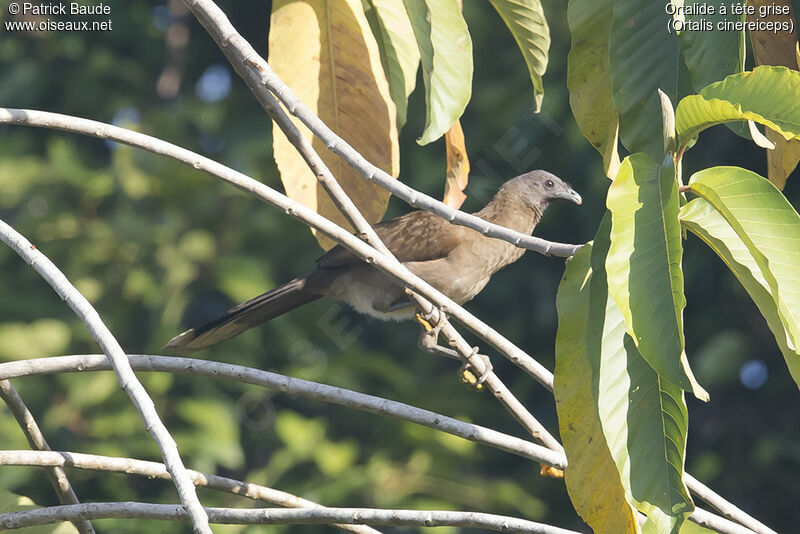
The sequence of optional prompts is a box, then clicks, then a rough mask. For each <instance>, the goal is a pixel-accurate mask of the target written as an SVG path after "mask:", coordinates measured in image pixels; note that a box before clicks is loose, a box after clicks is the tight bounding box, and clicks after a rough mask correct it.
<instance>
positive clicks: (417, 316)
mask: <svg viewBox="0 0 800 534" xmlns="http://www.w3.org/2000/svg"><path fill="white" fill-rule="evenodd" d="M414 321H415V322H417V323H419V324H420V326H422V328H423V329H425V332H432V331H433V328H434V327H433V325H432V324H431V323H430V321H428V320H427V319H426V318H425V317H424V316H423V315H422V312H417V313H415V314H414Z"/></svg>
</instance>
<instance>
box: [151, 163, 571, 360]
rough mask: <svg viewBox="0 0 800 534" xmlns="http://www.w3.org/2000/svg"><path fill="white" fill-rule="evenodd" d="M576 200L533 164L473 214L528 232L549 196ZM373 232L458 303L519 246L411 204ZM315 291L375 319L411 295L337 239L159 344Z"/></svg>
mask: <svg viewBox="0 0 800 534" xmlns="http://www.w3.org/2000/svg"><path fill="white" fill-rule="evenodd" d="M558 198H563V199H566V200H570V201H572V202H574V203H576V204H580V203H581V196H580V195H579V194H578V193H576V192H575V191H574V190H573V189H572V188H571V187H570V186H569V185H568V184H567V183H565V182H563V181H562V180H561V179H559V178H558V177H556V176H554V175H552V174H550V173H549V172H546V171H542V170H537V171H531V172H529V173H527V174H523V175H521V176H517V177H516V178H512V179H511V180H509V181H507V182H506V183H505V184H503V185H502V186H501V187H500V189H499V190H498V191H497V193H496V194H495V196H494V198H492V200H491V201H490V202H489V203H488V204H487V205H486V206H485V207H484V208H483V209H482V210H480V211H478V212H476V213H474V215H476V216H478V217H480V218H481V219H483V220H485V221H488V222H492V223H495V224H499V225H501V226H505V227H508V228H511V229H513V230H516V231H518V232H521V233H523V234H531V233H532V232H533V229H534V227H535V226H536V224H537V223H538V222H539V219H541V217H542V214H543V213H544V210H545V209H547V206H548V204H549V203H550V201H551V200H554V199H558ZM375 232H376V233H377V234H378V237H380V238H381V240H382V241H383V242H384V243H385V244H386V246H387V247H388V248H389V250H390V251H392V253H393V254H394V255H395V257H397V259H398V260H399V261H400V262H402V263H403V265H405V266H406V267H407V268H408V269H409V270H410V271H411V272H413V273H414V274H416V275H417V276H419V277H420V278H422V279H423V280H425V281H426V282H428V283H429V284H430V285H432V286H433V287H435V288H436V289H438V290H439V291H441V292H442V293H444V294H445V295H447V296H448V297H450V298H451V299H453V300H454V301H455V302H457V303H458V304H463V303H465V302H467V301H469V300H471V299H472V298H473V297H474V296H475V295H477V294H478V293H479V292H480V291H481V290H482V289H483V288H484V286H486V284H487V282H489V278H491V276H492V275H493V274H494V273H496V272H497V271H498V270H500V269H502V268H503V267H505V266H506V265H509V264H510V263H513V262H515V261H517V260H518V259H519V258H520V257H521V256H522V255H523V254H524V253H525V249H522V248H519V247H515V246H514V245H512V244H510V243H508V242H506V241H503V240H500V239H495V238H491V237H486V236H484V235H483V234H481V233H480V232H476V231H475V230H472V229H471V228H467V227H465V226H458V225H454V224H451V223H449V222H448V221H446V220H445V219H443V218H441V217H439V216H438V215H434V214H432V213H429V212H427V211H412V212H411V213H407V214H405V215H401V216H400V217H396V218H394V219H390V220H388V221H384V222H381V223H379V224H377V225H376V226H375ZM320 297H328V298H332V299H336V300H341V301H344V302H346V303H347V304H349V305H350V306H352V307H353V308H355V310H356V311H358V312H360V313H364V314H367V315H371V316H373V317H377V318H379V319H383V320H402V319H410V318H412V317H413V316H414V312H415V308H414V305H413V301H412V300H411V299H410V298H409V297H408V295H407V294H406V292H405V289H404V287H403V286H402V285H401V284H399V283H398V282H397V281H395V280H394V279H393V278H391V277H390V276H389V275H387V274H385V273H383V272H382V271H380V270H379V269H377V268H375V267H373V266H370V265H368V264H367V263H366V262H364V261H363V260H361V259H360V258H358V257H357V256H355V255H354V254H353V253H351V252H350V251H349V250H347V249H346V248H344V247H342V246H341V245H336V246H335V247H333V248H332V249H330V250H329V251H328V252H327V253H325V254H324V255H323V256H322V257H321V258H319V259H318V260H317V269H316V270H315V271H314V272H312V273H311V274H308V275H306V276H303V277H302V278H295V279H294V280H292V281H291V282H288V283H286V284H284V285H282V286H280V287H277V288H275V289H273V290H271V291H267V292H266V293H264V294H262V295H259V296H257V297H255V298H253V299H250V300H248V301H247V302H244V303H242V304H239V305H238V306H236V307H234V308H231V309H230V310H228V311H227V312H225V313H224V314H222V315H221V316H219V317H217V318H216V319H214V320H212V321H210V322H208V323H206V324H204V325H202V326H199V327H195V328H191V329H189V330H187V331H185V332H183V333H182V334H179V335H177V336H175V337H174V338H172V339H171V340H170V342H169V343H167V345H166V348H171V349H176V350H178V351H181V352H192V351H195V350H199V349H204V348H206V347H210V346H212V345H216V344H217V343H219V342H220V341H224V340H226V339H229V338H232V337H234V336H237V335H239V334H241V333H242V332H244V331H245V330H248V329H250V328H253V327H254V326H256V325H259V324H261V323H263V322H266V321H269V320H270V319H273V318H275V317H277V316H279V315H283V314H284V313H286V312H288V311H291V310H293V309H294V308H297V307H299V306H302V305H303V304H306V303H309V302H311V301H314V300H316V299H318V298H320Z"/></svg>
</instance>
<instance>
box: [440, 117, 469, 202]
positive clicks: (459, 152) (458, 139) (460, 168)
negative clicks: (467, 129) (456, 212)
mask: <svg viewBox="0 0 800 534" xmlns="http://www.w3.org/2000/svg"><path fill="white" fill-rule="evenodd" d="M444 139H445V144H446V145H447V182H445V185H444V203H445V204H447V205H448V206H450V207H451V208H455V209H458V208H460V207H461V204H463V203H464V201H465V200H466V199H467V195H465V194H464V192H463V191H464V188H465V187H467V182H468V180H469V158H468V157H467V146H466V144H465V142H464V130H462V129H461V121H458V120H457V121H456V122H455V123H454V124H453V126H452V128H450V130H449V131H448V132H447V133H446V134H444Z"/></svg>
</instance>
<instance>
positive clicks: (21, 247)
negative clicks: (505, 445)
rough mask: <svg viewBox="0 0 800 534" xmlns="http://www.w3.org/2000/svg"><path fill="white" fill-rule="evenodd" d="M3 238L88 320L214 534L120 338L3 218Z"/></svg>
mask: <svg viewBox="0 0 800 534" xmlns="http://www.w3.org/2000/svg"><path fill="white" fill-rule="evenodd" d="M0 240H2V241H3V242H4V243H6V244H7V245H8V246H10V247H11V248H12V249H13V250H14V251H15V252H16V253H17V254H19V255H20V256H21V257H22V258H23V259H24V260H25V261H26V262H27V263H28V264H29V265H30V266H31V267H33V269H34V270H36V272H37V273H39V274H40V275H41V276H42V278H44V279H45V281H47V283H48V284H50V286H51V287H52V288H53V289H54V290H55V292H56V293H57V294H58V296H60V297H61V299H62V300H64V301H65V302H66V303H67V305H68V306H69V307H70V308H72V310H73V311H74V312H75V314H76V315H77V316H78V317H80V318H81V320H82V321H83V322H84V324H85V325H86V328H87V329H88V330H89V332H90V333H91V334H92V337H93V338H94V339H95V341H96V342H97V343H98V344H99V345H100V348H101V349H103V352H104V353H105V354H106V356H108V359H109V360H110V361H111V364H112V365H113V368H114V373H116V375H117V379H118V380H119V384H120V386H121V387H122V389H123V390H124V391H125V393H127V395H128V397H129V398H130V399H131V402H133V405H134V406H135V407H136V409H137V410H138V412H139V415H141V417H142V421H144V424H145V428H147V431H148V432H150V435H151V436H152V437H153V440H154V441H155V442H156V444H157V445H158V448H159V449H160V450H161V456H162V458H163V459H164V464H165V465H166V466H167V469H169V472H170V474H171V475H172V480H173V482H174V484H175V488H176V489H177V490H178V496H179V497H180V500H181V502H182V503H183V505H184V506H185V507H186V509H187V511H188V513H189V516H190V517H191V518H192V524H193V525H194V529H195V532H198V533H202V534H211V528H210V527H209V526H208V518H207V517H206V513H205V510H204V509H203V507H202V505H201V504H200V501H199V500H198V499H197V493H195V489H194V484H192V481H191V480H190V479H189V477H188V475H187V474H186V468H185V467H184V466H183V461H182V460H181V457H180V454H179V453H178V447H177V445H176V444H175V440H173V439H172V436H171V435H170V434H169V431H168V430H167V427H165V426H164V423H162V422H161V419H160V418H159V416H158V413H157V412H156V408H155V405H154V404H153V401H152V400H151V399H150V396H149V395H148V394H147V391H146V390H145V389H144V387H143V386H142V384H141V382H139V379H138V378H136V374H134V372H133V369H131V366H130V363H129V362H128V358H127V356H126V355H125V352H124V351H123V350H122V347H120V345H119V343H118V342H117V340H116V339H115V338H114V336H113V335H112V334H111V332H110V331H109V330H108V328H107V327H106V325H105V324H104V323H103V321H102V319H100V316H99V315H98V314H97V311H96V310H95V309H94V308H93V307H92V305H91V304H89V301H88V300H86V298H85V297H84V296H83V295H81V293H80V292H79V291H78V290H77V289H75V286H73V285H72V284H71V283H70V281H69V280H67V277H66V276H64V274H63V273H62V272H61V271H60V270H59V269H58V267H56V266H55V264H54V263H53V262H51V261H50V260H49V259H48V258H47V256H45V255H44V254H42V253H41V252H40V251H39V250H38V249H37V248H36V247H35V246H33V245H32V244H31V243H30V241H28V240H27V239H25V238H24V237H23V236H22V235H21V234H20V233H19V232H17V231H16V230H14V229H13V228H11V227H10V226H9V225H8V224H6V223H5V221H2V220H0ZM71 506H80V505H71Z"/></svg>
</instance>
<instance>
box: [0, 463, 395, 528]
mask: <svg viewBox="0 0 800 534" xmlns="http://www.w3.org/2000/svg"><path fill="white" fill-rule="evenodd" d="M0 465H30V466H49V467H52V468H54V469H61V468H62V467H73V468H76V469H89V470H93V471H112V472H118V473H128V474H133V475H140V476H145V477H148V478H161V479H165V480H170V479H171V477H170V476H169V472H168V471H167V468H166V467H164V464H160V463H158V462H149V461H145V460H135V459H133V458H114V457H110V456H99V455H96V454H82V453H77V452H53V451H49V450H48V451H47V452H44V451H0ZM188 473H189V476H190V477H191V479H192V482H194V484H195V485H196V486H203V487H206V488H209V489H213V490H217V491H224V492H227V493H233V494H235V495H241V496H243V497H247V498H250V499H253V500H259V501H266V502H269V503H273V504H277V505H280V506H285V507H287V508H321V507H322V506H321V505H320V504H317V503H315V502H314V501H309V500H308V499H303V498H301V497H298V496H296V495H292V494H291V493H286V492H285V491H280V490H276V489H273V488H267V487H265V486H260V485H258V484H251V483H249V482H242V481H240V480H234V479H232V478H228V477H222V476H219V475H210V474H206V473H201V472H200V471H194V470H191V469H190V470H188ZM75 504H78V503H75ZM334 526H338V527H339V528H341V529H342V530H349V531H350V532H358V533H361V534H380V533H379V532H378V531H376V530H375V529H373V528H370V527H366V526H362V525H334Z"/></svg>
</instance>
